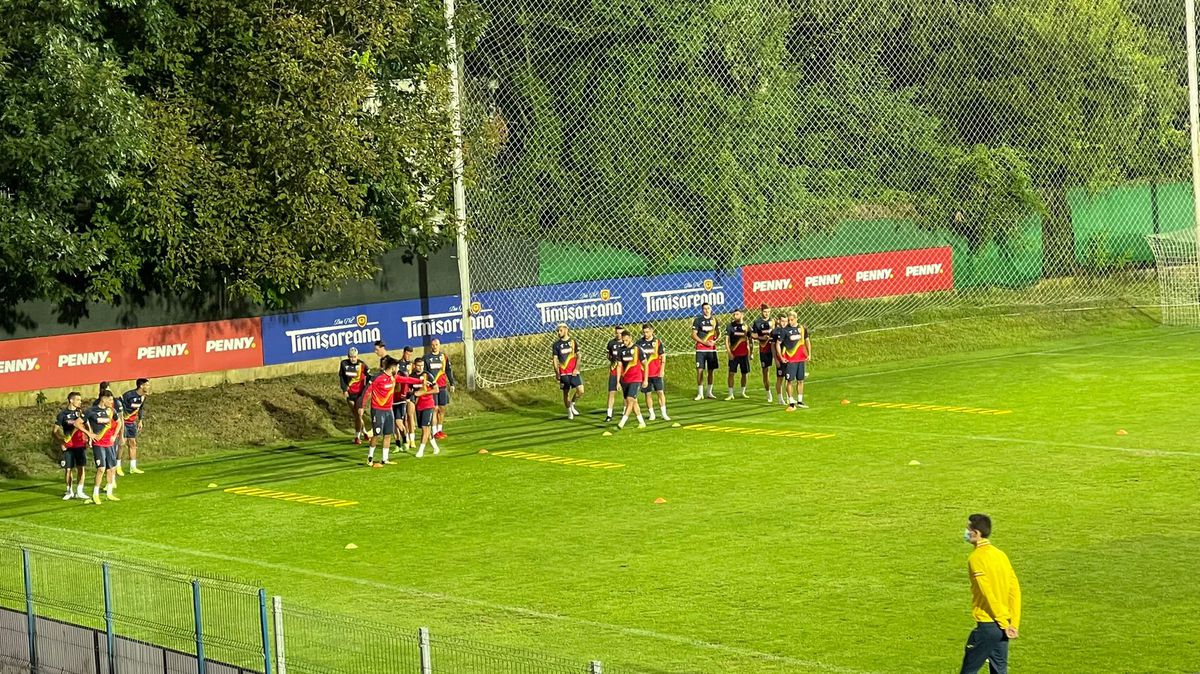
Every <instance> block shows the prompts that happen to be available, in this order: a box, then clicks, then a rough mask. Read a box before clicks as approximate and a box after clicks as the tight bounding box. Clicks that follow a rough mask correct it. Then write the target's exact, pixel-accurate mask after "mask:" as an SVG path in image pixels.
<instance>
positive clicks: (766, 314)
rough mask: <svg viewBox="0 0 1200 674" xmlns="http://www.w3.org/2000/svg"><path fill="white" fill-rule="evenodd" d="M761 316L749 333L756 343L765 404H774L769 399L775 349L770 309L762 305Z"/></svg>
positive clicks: (770, 398) (771, 399)
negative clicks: (765, 394)
mask: <svg viewBox="0 0 1200 674" xmlns="http://www.w3.org/2000/svg"><path fill="white" fill-rule="evenodd" d="M761 309H762V315H761V316H759V317H758V318H756V319H754V323H753V324H752V325H751V326H750V332H751V334H752V335H753V336H754V339H755V341H757V342H758V366H759V367H760V368H762V380H763V389H765V390H766V392H767V402H774V398H772V397H771V375H770V370H771V366H772V365H774V364H775V347H774V342H773V340H772V339H771V330H772V329H773V328H774V327H775V326H774V325H773V324H772V323H771V307H769V306H767V305H766V304H764V305H762V307H761Z"/></svg>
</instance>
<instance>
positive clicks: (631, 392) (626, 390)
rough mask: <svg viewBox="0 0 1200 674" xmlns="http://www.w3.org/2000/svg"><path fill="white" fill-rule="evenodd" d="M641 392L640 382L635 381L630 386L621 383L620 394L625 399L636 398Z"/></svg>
mask: <svg viewBox="0 0 1200 674" xmlns="http://www.w3.org/2000/svg"><path fill="white" fill-rule="evenodd" d="M641 390H642V382H640V381H635V382H633V383H632V384H626V383H624V382H622V383H621V392H622V394H623V395H624V396H625V397H626V398H636V397H638V393H640V392H641Z"/></svg>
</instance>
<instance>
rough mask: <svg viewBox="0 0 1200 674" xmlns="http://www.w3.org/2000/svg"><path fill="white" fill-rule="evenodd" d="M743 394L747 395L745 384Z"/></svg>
mask: <svg viewBox="0 0 1200 674" xmlns="http://www.w3.org/2000/svg"><path fill="white" fill-rule="evenodd" d="M742 395H746V387H745V386H743V387H742Z"/></svg>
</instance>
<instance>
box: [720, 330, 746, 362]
mask: <svg viewBox="0 0 1200 674" xmlns="http://www.w3.org/2000/svg"><path fill="white" fill-rule="evenodd" d="M725 336H726V337H727V338H728V339H729V355H731V356H733V357H734V358H737V357H738V356H749V355H750V342H749V338H748V337H747V335H746V324H745V323H739V322H734V323H730V324H729V327H728V328H727V329H726V330H725Z"/></svg>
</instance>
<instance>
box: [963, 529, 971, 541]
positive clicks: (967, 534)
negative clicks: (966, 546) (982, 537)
mask: <svg viewBox="0 0 1200 674" xmlns="http://www.w3.org/2000/svg"><path fill="white" fill-rule="evenodd" d="M970 542H971V529H970V527H968V528H966V529H963V543H970Z"/></svg>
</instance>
